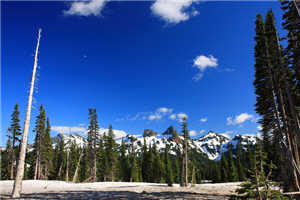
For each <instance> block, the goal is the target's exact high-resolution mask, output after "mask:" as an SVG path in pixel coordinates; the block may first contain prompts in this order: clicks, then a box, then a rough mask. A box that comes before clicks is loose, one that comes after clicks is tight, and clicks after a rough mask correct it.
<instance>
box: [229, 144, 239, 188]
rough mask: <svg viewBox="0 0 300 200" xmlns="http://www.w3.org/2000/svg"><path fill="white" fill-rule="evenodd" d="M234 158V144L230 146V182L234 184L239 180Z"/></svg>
mask: <svg viewBox="0 0 300 200" xmlns="http://www.w3.org/2000/svg"><path fill="white" fill-rule="evenodd" d="M234 163H235V162H234V160H233V156H232V144H229V145H228V181H230V182H234V181H237V180H238V174H237V170H236V167H235V164H234Z"/></svg>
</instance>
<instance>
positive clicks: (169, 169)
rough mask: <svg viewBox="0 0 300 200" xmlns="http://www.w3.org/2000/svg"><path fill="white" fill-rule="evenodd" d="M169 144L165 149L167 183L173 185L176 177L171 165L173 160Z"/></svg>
mask: <svg viewBox="0 0 300 200" xmlns="http://www.w3.org/2000/svg"><path fill="white" fill-rule="evenodd" d="M169 148H170V147H169V146H167V147H166V149H165V154H164V161H165V167H166V168H165V180H166V183H168V186H172V184H173V183H174V178H173V171H172V166H171V161H170V157H169Z"/></svg>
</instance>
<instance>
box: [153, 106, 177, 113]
mask: <svg viewBox="0 0 300 200" xmlns="http://www.w3.org/2000/svg"><path fill="white" fill-rule="evenodd" d="M156 112H158V113H171V112H173V109H172V108H165V107H161V108H158V109H157V110H156Z"/></svg>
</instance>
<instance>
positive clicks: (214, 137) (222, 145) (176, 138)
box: [53, 126, 257, 160]
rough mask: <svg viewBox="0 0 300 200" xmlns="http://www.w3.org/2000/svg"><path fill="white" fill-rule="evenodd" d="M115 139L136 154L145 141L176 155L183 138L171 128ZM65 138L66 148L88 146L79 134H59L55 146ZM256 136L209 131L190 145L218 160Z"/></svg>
mask: <svg viewBox="0 0 300 200" xmlns="http://www.w3.org/2000/svg"><path fill="white" fill-rule="evenodd" d="M113 131H114V135H115V139H116V141H117V143H118V144H120V143H121V140H120V138H124V141H125V143H127V145H130V144H131V143H133V146H134V149H135V151H136V152H138V153H140V152H141V151H142V147H143V145H144V141H145V142H146V144H147V146H148V147H149V146H153V145H154V144H155V145H156V148H157V150H158V151H161V152H162V151H164V149H165V148H166V145H169V146H170V147H171V149H170V153H171V154H175V152H176V151H175V147H179V148H180V149H181V140H182V139H183V137H182V136H181V135H180V134H179V133H178V132H177V131H176V129H175V128H174V127H172V126H170V127H169V128H168V129H167V130H166V131H165V132H163V133H162V135H158V134H157V133H156V132H155V131H153V130H150V129H146V130H145V131H144V134H143V135H132V134H127V133H125V132H124V131H121V130H113ZM99 132H100V135H103V134H104V133H107V132H108V129H100V130H99ZM61 138H63V139H64V141H65V145H66V147H67V148H68V147H70V146H69V145H71V144H72V143H73V142H74V143H76V144H78V145H79V146H80V147H83V146H85V145H86V143H87V141H86V139H85V138H84V137H82V136H80V135H77V134H70V135H68V136H67V135H63V134H59V135H57V136H56V137H54V138H53V146H54V147H55V145H56V144H58V143H59V141H60V139H61ZM256 139H257V138H256V136H255V135H241V134H237V135H235V136H234V137H233V138H232V139H230V138H229V137H228V136H226V135H223V134H218V133H216V132H214V131H209V132H208V133H207V134H206V135H204V136H201V137H199V138H196V139H191V140H190V141H189V145H190V148H191V149H194V150H196V151H197V152H199V153H204V154H206V155H207V157H208V158H209V159H210V160H216V159H219V158H220V155H221V153H222V152H225V151H227V150H228V148H227V147H228V145H229V144H231V145H232V146H233V148H237V146H238V144H239V146H242V147H243V149H246V148H247V145H248V144H249V145H255V143H256Z"/></svg>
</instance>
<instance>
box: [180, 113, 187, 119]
mask: <svg viewBox="0 0 300 200" xmlns="http://www.w3.org/2000/svg"><path fill="white" fill-rule="evenodd" d="M177 118H179V120H182V119H183V118H186V119H187V118H188V115H187V114H185V113H178V114H177Z"/></svg>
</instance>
